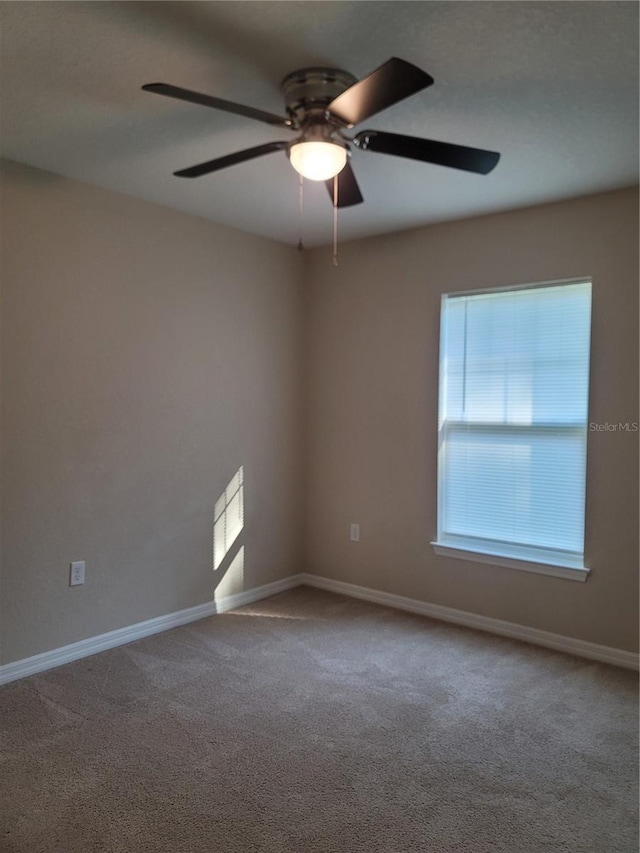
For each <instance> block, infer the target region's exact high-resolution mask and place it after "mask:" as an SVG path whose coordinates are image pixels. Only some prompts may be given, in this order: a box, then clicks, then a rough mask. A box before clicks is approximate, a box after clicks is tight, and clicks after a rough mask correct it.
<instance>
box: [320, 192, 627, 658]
mask: <svg viewBox="0 0 640 853" xmlns="http://www.w3.org/2000/svg"><path fill="white" fill-rule="evenodd" d="M327 258H328V253H327V250H325V249H322V250H316V251H314V252H313V253H312V254H311V258H310V260H309V261H308V265H307V271H306V276H307V282H308V288H309V290H308V294H307V297H308V304H307V323H308V336H309V352H308V358H309V364H308V373H307V377H308V379H307V382H308V389H309V395H310V398H309V409H308V436H307V440H308V448H309V463H308V469H307V475H308V482H309V489H308V495H309V501H308V514H307V522H306V555H307V556H306V561H307V569H308V570H309V571H312V572H314V573H317V574H320V575H325V576H328V577H331V578H336V579H339V580H342V581H347V582H350V583H355V584H361V585H363V586H368V587H373V588H375V589H379V590H384V591H387V592H392V593H396V594H399V595H404V596H410V597H413V598H417V599H421V600H425V601H429V602H433V603H437V604H442V605H445V606H449V607H454V608H458V609H461V610H468V611H472V612H474V613H479V614H482V615H486V616H491V617H495V618H499V619H505V620H508V621H511V622H516V623H520V624H523V625H528V626H533V627H535V628H540V629H543V630H548V631H552V632H555V633H558V634H564V635H568V636H571V637H576V638H580V639H584V640H589V641H592V642H595V643H601V644H604V645H608V646H613V647H617V648H621V649H627V650H635V649H636V648H637V643H638V434H637V433H636V434H634V433H627V432H622V433H613V432H595V433H590V435H589V446H588V484H587V492H588V498H587V500H588V506H587V528H586V529H587V534H586V537H587V538H586V561H587V565H589V566H590V567H591V568H592V570H593V571H592V575H591V577H590V578H589V579H588V581H587V582H586V583H585V584H581V583H575V582H573V581H569V580H561V579H558V578H553V577H544V576H541V575H536V574H530V573H524V572H519V571H514V570H511V569H505V568H497V567H492V566H487V565H483V564H480V563H471V562H466V561H460V560H455V559H451V558H447V557H439V556H436V555H435V554H434V553H433V551H432V549H431V547H430V545H429V542H430V541H431V540H433V539H434V538H435V534H436V446H437V436H436V427H437V424H436V412H437V390H438V388H437V382H438V335H439V313H440V296H441V294H442V293H447V292H450V291H456V290H469V289H475V288H487V287H498V286H504V285H511V284H520V283H526V282H536V281H548V280H554V279H564V278H574V277H578V276H592V277H593V326H592V381H591V400H590V420H591V421H593V422H605V421H608V422H610V423H617V422H618V421H623V422H626V421H630V422H633V421H638V420H640V418H639V417H638V195H637V191H635V190H623V191H619V192H613V193H606V194H602V195H596V196H591V197H585V198H582V199H578V200H574V201H569V202H564V203H560V204H552V205H546V206H541V207H536V208H529V209H525V210H520V211H516V212H512V213H505V214H499V215H492V216H486V217H481V218H476V219H472V220H467V221H460V222H454V223H448V224H442V225H438V226H432V227H427V228H423V229H420V230H415V231H411V232H404V233H401V234H396V235H390V236H387V237H383V238H375V239H370V240H362V241H358V242H354V243H348V244H345V245H343V246H342V247H341V250H340V266H339V267H338V268H337V269H335V268H333V267H331V265H330V262H329V261H328V260H327ZM350 522H358V523H359V524H360V526H361V542H360V543H358V544H356V543H352V542H350V541H349V523H350Z"/></svg>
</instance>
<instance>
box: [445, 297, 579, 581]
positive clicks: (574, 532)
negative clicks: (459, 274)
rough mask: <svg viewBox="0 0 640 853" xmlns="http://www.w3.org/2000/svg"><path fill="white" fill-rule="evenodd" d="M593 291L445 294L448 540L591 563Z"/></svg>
mask: <svg viewBox="0 0 640 853" xmlns="http://www.w3.org/2000/svg"><path fill="white" fill-rule="evenodd" d="M590 325H591V282H589V281H581V282H572V283H568V284H567V283H565V284H552V285H541V286H536V287H527V288H521V289H514V290H508V291H506V290H503V291H493V292H488V293H477V294H461V295H456V294H451V295H448V296H444V297H443V301H442V318H441V339H440V412H439V457H438V480H439V482H438V491H439V495H438V543H439V544H443V545H449V546H451V547H454V548H462V549H466V550H475V551H478V552H482V553H488V554H496V555H499V556H507V557H514V558H516V559H523V560H533V561H536V562H543V563H551V564H558V565H561V566H569V567H582V566H583V553H584V507H585V473H586V441H587V406H588V387H589V343H590Z"/></svg>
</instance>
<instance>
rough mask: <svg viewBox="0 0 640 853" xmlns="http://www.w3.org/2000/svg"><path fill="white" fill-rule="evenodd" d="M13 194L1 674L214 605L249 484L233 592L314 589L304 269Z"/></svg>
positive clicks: (6, 261) (184, 226)
mask: <svg viewBox="0 0 640 853" xmlns="http://www.w3.org/2000/svg"><path fill="white" fill-rule="evenodd" d="M2 187H3V197H2V213H3V220H2V242H3V263H2V452H3V455H2V509H3V515H2V545H3V548H2V588H1V592H2V610H1V615H2V657H1V658H0V662H2V663H7V662H10V661H13V660H17V659H19V658H22V657H25V656H28V655H32V654H35V653H38V652H42V651H45V650H49V649H52V648H55V647H58V646H61V645H63V644H66V643H70V642H74V641H76V640H80V639H83V638H85V637H88V636H93V635H96V634H100V633H102V632H105V631H108V630H111V629H114V628H118V627H121V626H125V625H130V624H132V623H135V622H138V621H141V620H144V619H149V618H152V617H155V616H158V615H161V614H165V613H169V612H172V611H175V610H178V609H181V608H184V607H189V606H191V605H195V604H199V603H201V602H206V601H211V600H212V598H213V596H214V589H215V587H216V585H217V584H218V581H219V579H220V577H221V576H222V575H223V574H224V571H225V569H226V568H227V566H228V562H229V561H228V560H227V561H226V563H224V564H223V565H222V566H221V568H220V570H219V571H218V572H216V573H215V575H214V572H213V570H212V521H213V508H214V503H215V501H216V499H217V498H218V496H219V494H220V493H221V491H222V489H223V488H224V486H225V485H226V483H227V482H228V481H229V479H230V478H231V476H232V475H233V474H234V472H235V471H236V470H237V469H238V467H239V466H240V465H243V466H244V470H245V482H246V488H245V515H246V524H245V530H244V532H243V534H242V536H241V539H239V540H238V545H239V544H243V545H244V547H245V551H244V558H245V559H244V577H242V576H240V573H238V572H236V574H237V576H236V577H234V578H230V577H229V576H228V575H227V577H226V579H225V581H224V587H225V591H227V592H230V591H237V590H240V589H242V588H243V586H244V587H246V588H250V587H254V586H257V585H259V584H262V583H266V582H269V581H273V580H276V579H278V578H282V577H285V576H288V575H290V574H292V573H295V572H297V571H299V568H300V559H299V558H300V527H301V525H300V517H299V506H300V486H301V483H300V477H301V467H300V463H301V454H300V452H299V438H300V428H299V427H300V422H301V418H300V407H301V404H302V397H301V390H302V386H301V381H300V380H301V375H300V364H301V358H300V347H301V343H302V340H301V332H302V324H301V314H300V312H301V307H302V305H301V298H300V291H301V287H300V280H301V260H300V258H299V256H298V253H296V252H295V250H293V249H289V248H287V247H284V246H280V245H277V244H275V243H272V242H270V241H267V240H263V239H260V238H256V237H251V236H248V235H245V234H241V233H239V232H237V231H233V230H230V229H227V228H222V227H218V226H215V225H213V224H211V223H209V222H206V221H204V220H200V219H197V218H195V217H191V216H187V215H185V214H181V213H176V212H173V211H170V210H167V209H165V208H162V207H159V206H156V205H153V204H148V203H146V202H142V201H137V200H134V199H130V198H127V197H125V196H123V195H119V194H116V193H112V192H107V191H104V190H101V189H97V188H94V187H90V186H87V185H84V184H80V183H77V182H74V181H69V180H66V179H64V178H59V177H57V176H55V175H52V174H48V173H46V172H41V171H39V170H35V169H29V168H25V167H21V166H18V165H15V164H10V163H7V164H5V168H4V170H3V177H2ZM70 560H86V564H87V580H86V583H85V585H84V587H77V588H74V589H70V588H69V586H68V571H69V561H70Z"/></svg>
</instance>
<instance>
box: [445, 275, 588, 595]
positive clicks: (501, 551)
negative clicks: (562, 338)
mask: <svg viewBox="0 0 640 853" xmlns="http://www.w3.org/2000/svg"><path fill="white" fill-rule="evenodd" d="M575 284H588V285H589V286H590V287H591V288H592V289H593V280H592V278H591V277H590V276H580V277H579V278H571V279H561V280H554V281H544V282H536V283H531V284H522V285H504V286H499V287H494V288H482V289H477V290H465V291H455V292H449V293H444V294H442V297H441V309H440V345H439V353H438V413H437V417H438V429H437V434H438V455H437V538H436V539H435V540H434V541H432V542H431V545H432V547H433V550H434V552H435V553H436V554H437V555H439V556H444V557H453V558H455V559H459V560H465V561H470V562H479V563H485V564H490V565H493V566H500V567H504V568H510V569H516V570H518V571H525V572H534V573H538V574H542V575H548V576H552V577H559V578H563V579H566V580H573V581H579V582H584V581H586V580H587V577H588V576H589V573H590V571H591V569H590V568H588V567H587V566H586V561H585V559H584V555H574V554H569V553H567V552H562V551H561V550H560V549H558V550H553V549H544V548H538V547H536V546H522V545H518V544H515V543H506V542H505V543H499V541H498V540H494V541H493V542H490V541H489V540H486V543H487V544H485V541H482V540H480V539H478V540H477V541H476V542H473V539H474V537H473V536H467V537H464V536H451V537H447V536H446V535H445V534H444V533H443V530H442V524H443V518H444V508H443V500H444V485H443V484H444V467H445V466H444V462H443V445H444V442H445V436H446V432H447V430H446V428H445V424H444V423H443V422H441V411H442V395H443V393H444V387H445V383H444V381H443V317H444V308H445V305H446V303H447V301H448V300H449V299H451V298H459V297H464V296H482V295H483V294H496V293H514V292H516V291H522V290H533V289H539V288H551V287H562V286H567V285H575ZM592 306H593V290H592V291H591V308H592ZM592 318H593V312H592V310H591V317H590V321H589V322H590V328H589V365H588V374H587V412H586V416H585V422H584V424H580V425H567V424H564V423H552V422H550V423H549V424H535V425H524V426H523V427H522V429H523V430H527V429H528V430H530V431H531V430H540V431H544V430H545V429H548V430H549V432H551V431H552V430H557V429H558V428H562V430H563V431H564V430H571V429H574V430H579V431H580V432H583V433H584V453H585V459H584V466H585V467H584V504H585V510H584V511H585V537H584V543H585V546H586V510H587V500H586V498H587V494H586V493H587V462H588V423H589V412H588V408H589V402H590V400H589V398H590V394H589V390H590V383H591V324H592ZM456 423H457V422H454V421H452V422H451V424H448V427H449V429H451V427H453V429H454V430H455V428H456ZM463 426H464V429H465V431H467V432H469V431H474V430H475V431H478V430H489V431H491V430H492V429H493V428H494V427H495V428H501V427H502V425H497V424H491V423H486V424H484V423H478V424H469V423H468V422H465V423H464V424H463ZM504 429H506V430H512V429H516V430H517V429H519V427H518V425H504ZM496 545H497V546H498V547H494V546H496Z"/></svg>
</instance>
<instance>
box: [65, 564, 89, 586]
mask: <svg viewBox="0 0 640 853" xmlns="http://www.w3.org/2000/svg"><path fill="white" fill-rule="evenodd" d="M84 563H85V561H84V560H75V561H74V562H73V563H70V564H69V586H81V585H82V584H83V583H84Z"/></svg>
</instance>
